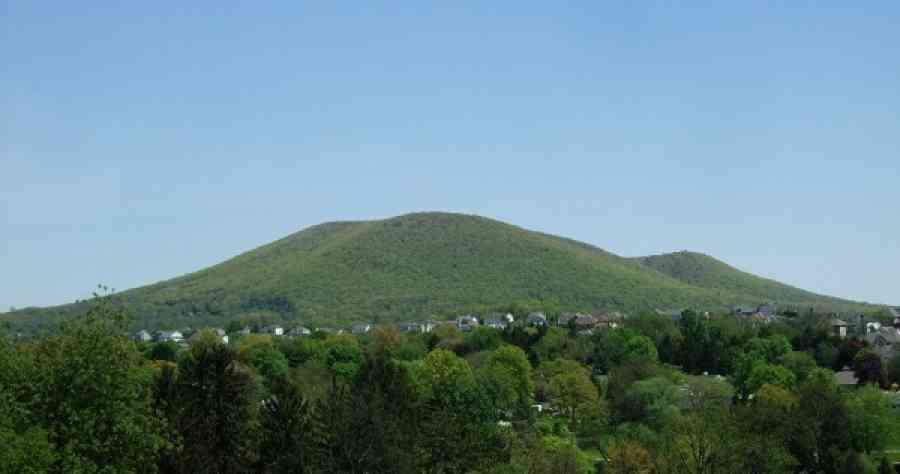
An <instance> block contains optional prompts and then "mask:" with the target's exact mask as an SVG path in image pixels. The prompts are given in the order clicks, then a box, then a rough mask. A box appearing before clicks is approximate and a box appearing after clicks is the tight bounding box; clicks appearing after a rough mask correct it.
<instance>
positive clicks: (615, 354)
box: [593, 329, 657, 372]
mask: <svg viewBox="0 0 900 474" xmlns="http://www.w3.org/2000/svg"><path fill="white" fill-rule="evenodd" d="M594 344H595V345H594V354H593V361H594V368H595V369H596V370H597V371H599V372H607V371H608V370H609V368H610V367H614V366H619V365H622V364H624V363H626V362H629V361H632V360H636V359H643V360H648V361H651V362H653V361H656V359H657V352H656V345H654V344H653V341H652V340H651V339H650V338H648V337H646V336H642V335H640V334H638V333H637V332H635V331H632V330H630V329H613V330H609V331H603V332H600V333H598V334H597V335H595V336H594Z"/></svg>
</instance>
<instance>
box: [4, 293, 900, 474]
mask: <svg viewBox="0 0 900 474" xmlns="http://www.w3.org/2000/svg"><path fill="white" fill-rule="evenodd" d="M126 325H127V322H126V320H125V317H124V315H123V314H122V312H121V311H120V310H119V309H117V308H116V307H113V306H112V305H110V304H109V302H108V300H99V301H97V302H95V304H94V306H93V308H92V309H91V310H90V311H89V312H88V313H87V314H86V315H85V316H83V317H80V318H78V319H75V320H72V321H69V322H67V323H65V324H64V325H63V326H62V327H61V328H60V330H59V331H57V332H56V333H55V334H54V335H52V336H48V337H46V338H43V339H39V340H34V341H27V342H18V343H13V341H12V340H10V339H8V338H5V337H4V338H0V340H2V342H0V344H2V345H0V472H16V473H20V472H54V473H64V472H65V473H70V472H77V473H94V472H98V473H99V472H117V473H118V472H161V473H188V472H190V473H238V472H271V473H287V472H291V473H293V472H298V473H332V472H347V473H374V472H385V473H419V472H427V473H463V472H475V473H484V474H486V473H497V474H500V473H504V474H505V473H509V474H512V473H590V472H598V473H599V472H609V473H659V474H667V473H704V474H713V473H729V474H730V473H737V472H742V473H743V472H747V473H802V472H807V473H813V472H815V473H819V472H821V473H835V474H838V473H857V472H858V473H866V472H873V473H874V472H891V466H890V465H889V462H888V460H887V459H886V458H885V457H884V455H883V454H882V451H883V450H885V449H886V448H888V447H890V446H892V445H894V446H896V444H895V443H897V441H898V439H897V431H898V429H897V426H896V425H895V420H896V419H897V412H896V411H895V408H894V407H893V405H892V399H891V398H890V396H889V395H888V394H887V393H885V392H883V391H881V390H880V389H879V388H878V385H879V384H882V385H885V386H887V385H888V384H889V383H890V380H891V377H895V376H896V374H895V373H893V372H892V371H891V370H888V369H889V367H888V366H889V365H890V364H881V363H880V361H879V363H878V364H877V367H876V364H875V363H874V362H873V361H872V360H871V359H870V358H869V357H868V354H870V352H868V349H867V348H866V347H865V345H864V344H861V343H859V342H858V341H856V342H854V341H842V340H840V339H835V338H831V337H829V336H828V334H827V331H824V330H821V329H820V328H819V327H818V325H817V324H816V322H815V321H814V320H813V319H809V320H805V319H803V318H797V319H795V320H792V321H791V322H790V323H786V324H776V325H768V326H752V325H745V324H741V323H740V322H738V321H736V320H734V319H733V318H706V317H702V316H700V315H697V314H693V313H690V312H687V313H685V314H684V315H683V316H682V318H681V319H680V321H678V322H675V321H672V320H671V319H668V318H661V317H658V316H655V315H651V314H647V315H640V316H637V317H634V318H630V319H628V320H627V324H626V327H625V328H619V329H612V330H604V331H599V332H597V333H595V334H593V335H580V334H578V332H577V331H576V330H575V328H572V329H566V328H547V327H524V326H513V327H511V328H510V329H507V330H505V331H497V330H493V329H487V328H479V329H476V330H474V331H471V332H467V333H461V332H459V331H457V330H456V329H455V328H453V327H450V326H442V327H440V328H439V329H437V330H436V331H435V332H433V333H429V334H420V335H408V334H400V333H398V332H397V331H396V329H394V328H391V327H380V328H377V329H376V330H375V331H374V332H373V333H372V334H370V335H366V336H362V337H354V336H349V335H325V334H321V333H320V334H316V335H314V336H313V337H304V338H296V339H286V338H285V339H273V338H270V337H267V336H260V335H250V336H246V337H244V338H242V339H240V340H237V341H231V344H227V345H226V344H223V343H222V342H221V340H220V339H219V337H217V336H216V335H215V333H212V332H210V333H204V334H203V335H202V336H201V337H199V338H197V339H196V340H195V341H194V342H193V343H192V345H191V346H190V348H187V349H182V348H179V347H178V346H175V345H172V344H168V343H162V344H151V345H139V344H136V343H134V342H132V341H130V340H129V339H127V338H126V337H123V336H122V334H123V331H124V328H125V327H126ZM844 361H849V363H850V365H851V366H855V367H856V369H857V370H856V371H857V373H858V374H859V375H861V376H862V377H861V378H863V380H864V382H867V384H866V386H865V387H863V388H859V389H855V390H845V389H842V388H840V387H838V385H837V384H836V383H835V377H834V373H833V372H832V371H831V370H830V367H835V366H837V365H840V364H841V363H843V362H844Z"/></svg>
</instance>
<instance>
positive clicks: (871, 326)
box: [866, 321, 881, 334]
mask: <svg viewBox="0 0 900 474" xmlns="http://www.w3.org/2000/svg"><path fill="white" fill-rule="evenodd" d="M880 330H881V323H880V322H878V321H869V322H867V323H866V334H872V333H873V332H878V331H880Z"/></svg>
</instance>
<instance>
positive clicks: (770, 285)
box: [634, 251, 851, 308]
mask: <svg viewBox="0 0 900 474" xmlns="http://www.w3.org/2000/svg"><path fill="white" fill-rule="evenodd" d="M634 260H635V261H636V262H638V263H639V264H640V265H642V266H644V267H646V268H650V269H653V270H656V271H658V272H660V273H662V274H664V275H666V276H669V277H672V278H674V279H676V280H678V281H681V282H683V283H686V284H688V285H691V286H694V287H699V288H703V289H707V290H710V291H713V292H715V293H717V294H721V295H727V296H728V298H730V299H732V300H734V299H735V298H744V299H745V303H742V304H749V303H755V302H759V301H761V300H762V301H765V300H768V301H774V302H779V303H780V304H782V305H800V306H803V305H813V306H822V305H833V306H835V307H836V308H845V307H847V306H848V304H850V303H851V302H849V301H846V300H842V299H839V298H833V297H829V296H823V295H818V294H815V293H812V292H809V291H806V290H802V289H800V288H795V287H793V286H790V285H785V284H783V283H779V282H777V281H775V280H770V279H768V278H762V277H759V276H756V275H753V274H750V273H747V272H743V271H741V270H738V269H736V268H734V267H732V266H730V265H728V264H726V263H724V262H722V261H720V260H717V259H715V258H713V257H710V256H709V255H705V254H702V253H697V252H687V251H683V252H673V253H667V254H662V255H652V256H649V257H638V258H635V259H634Z"/></svg>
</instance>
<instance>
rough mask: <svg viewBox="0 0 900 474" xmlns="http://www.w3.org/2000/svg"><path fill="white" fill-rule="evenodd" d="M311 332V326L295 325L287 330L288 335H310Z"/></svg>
mask: <svg viewBox="0 0 900 474" xmlns="http://www.w3.org/2000/svg"><path fill="white" fill-rule="evenodd" d="M311 334H312V331H310V330H309V328H306V327H303V326H295V327H293V328H291V330H290V331H288V332H287V336H288V337H303V336H309V335H311Z"/></svg>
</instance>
